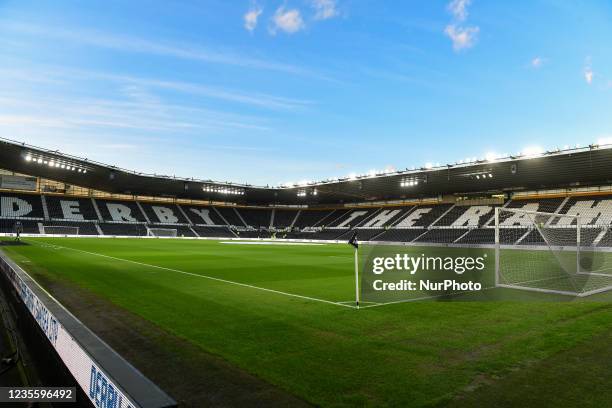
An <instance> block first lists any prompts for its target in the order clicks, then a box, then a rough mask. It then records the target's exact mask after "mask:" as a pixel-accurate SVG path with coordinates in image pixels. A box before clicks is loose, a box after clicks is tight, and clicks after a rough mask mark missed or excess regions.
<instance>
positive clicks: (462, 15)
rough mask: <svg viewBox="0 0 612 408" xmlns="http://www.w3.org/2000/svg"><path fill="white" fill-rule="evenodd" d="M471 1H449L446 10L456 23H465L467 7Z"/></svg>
mask: <svg viewBox="0 0 612 408" xmlns="http://www.w3.org/2000/svg"><path fill="white" fill-rule="evenodd" d="M471 2H472V0H453V1H451V2H450V3H449V4H448V6H447V9H448V11H450V12H451V14H452V15H453V17H454V18H455V20H456V21H465V19H466V18H467V16H468V10H467V8H468V6H469V5H470V3H471Z"/></svg>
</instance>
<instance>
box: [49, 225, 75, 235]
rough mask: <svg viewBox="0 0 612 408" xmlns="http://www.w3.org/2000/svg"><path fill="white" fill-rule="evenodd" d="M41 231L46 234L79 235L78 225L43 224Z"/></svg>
mask: <svg viewBox="0 0 612 408" xmlns="http://www.w3.org/2000/svg"><path fill="white" fill-rule="evenodd" d="M42 233H43V234H46V235H79V227H67V226H62V225H43V226H42Z"/></svg>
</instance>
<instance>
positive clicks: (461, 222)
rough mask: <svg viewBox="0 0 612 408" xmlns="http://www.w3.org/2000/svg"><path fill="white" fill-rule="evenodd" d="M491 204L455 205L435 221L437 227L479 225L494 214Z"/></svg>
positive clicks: (493, 207)
mask: <svg viewBox="0 0 612 408" xmlns="http://www.w3.org/2000/svg"><path fill="white" fill-rule="evenodd" d="M495 207H498V206H493V205H462V206H459V205H455V206H453V207H452V208H451V209H450V211H448V212H447V213H445V214H444V216H443V217H442V218H440V219H439V220H438V221H436V223H435V226H437V227H445V226H447V227H453V228H458V227H481V226H483V225H484V224H485V223H487V222H488V221H489V220H491V218H492V217H493V216H494V214H495Z"/></svg>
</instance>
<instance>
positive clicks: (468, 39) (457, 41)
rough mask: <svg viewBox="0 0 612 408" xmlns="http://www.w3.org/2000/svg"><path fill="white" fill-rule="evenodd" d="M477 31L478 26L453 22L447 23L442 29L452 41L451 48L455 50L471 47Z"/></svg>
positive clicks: (478, 30) (478, 29)
mask: <svg viewBox="0 0 612 408" xmlns="http://www.w3.org/2000/svg"><path fill="white" fill-rule="evenodd" d="M479 32H480V28H479V27H460V26H456V25H454V24H449V25H447V26H446V28H445V29H444V33H445V34H446V35H447V36H448V37H449V38H450V39H451V41H452V42H453V49H454V50H455V51H461V50H463V49H466V48H470V47H472V46H473V45H474V43H475V42H476V39H477V37H478V33H479Z"/></svg>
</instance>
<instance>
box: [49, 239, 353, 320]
mask: <svg viewBox="0 0 612 408" xmlns="http://www.w3.org/2000/svg"><path fill="white" fill-rule="evenodd" d="M38 245H39V244H38ZM54 247H56V248H62V249H69V250H72V251H76V252H82V253H84V254H88V255H93V256H99V257H102V258H108V259H114V260H116V261H122V262H128V263H133V264H136V265H140V266H148V267H150V268H156V269H161V270H165V271H169V272H175V273H180V274H183V275H189V276H194V277H197V278H204V279H210V280H213V281H217V282H223V283H228V284H231V285H237V286H243V287H245V288H251V289H258V290H263V291H265V292H270V293H276V294H279V295H285V296H290V297H295V298H299V299H305V300H311V301H314V302H322V303H328V304H330V305H336V306H342V307H348V308H350V309H356V306H351V305H345V304H343V303H339V302H333V301H331V300H325V299H318V298H314V297H310V296H303V295H296V294H295V293H288V292H282V291H280V290H274V289H268V288H262V287H260V286H254V285H249V284H247V283H240V282H234V281H230V280H227V279H221V278H215V277H213V276H207V275H200V274H197V273H192V272H185V271H181V270H179V269H173V268H166V267H164V266H158V265H151V264H147V263H144V262H138V261H131V260H129V259H123V258H117V257H114V256H110V255H104V254H99V253H97V252H89V251H84V250H82V249H76V248H70V247H63V246H60V245H54Z"/></svg>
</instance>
